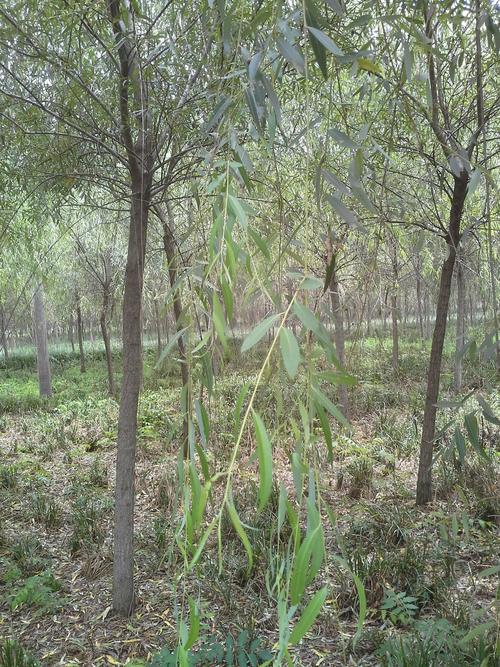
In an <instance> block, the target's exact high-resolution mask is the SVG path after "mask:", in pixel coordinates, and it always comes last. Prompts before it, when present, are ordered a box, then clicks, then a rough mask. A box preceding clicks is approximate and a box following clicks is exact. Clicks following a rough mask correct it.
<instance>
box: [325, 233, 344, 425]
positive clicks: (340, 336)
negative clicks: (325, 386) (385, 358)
mask: <svg viewBox="0 0 500 667" xmlns="http://www.w3.org/2000/svg"><path fill="white" fill-rule="evenodd" d="M332 258H333V245H332V242H331V239H330V238H329V239H328V253H327V262H328V266H330V263H331V262H332ZM335 261H336V260H335V258H333V262H335ZM329 287H330V304H331V307H332V314H333V321H334V324H335V332H334V339H335V351H336V352H337V357H338V360H339V362H340V364H341V366H342V367H344V366H345V361H346V359H345V330H344V317H343V311H342V304H341V302H340V294H339V282H338V274H337V269H336V266H335V264H334V266H333V269H332V270H331V277H330V285H329ZM339 403H340V407H341V409H342V412H343V414H344V416H345V417H346V418H349V395H348V393H347V387H346V386H345V385H344V384H341V385H339Z"/></svg>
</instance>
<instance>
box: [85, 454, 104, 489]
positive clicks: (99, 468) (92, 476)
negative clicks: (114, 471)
mask: <svg viewBox="0 0 500 667" xmlns="http://www.w3.org/2000/svg"><path fill="white" fill-rule="evenodd" d="M89 482H90V483H91V484H92V485H93V486H97V487H100V488H103V489H106V488H107V487H108V469H107V467H106V464H105V463H103V462H101V461H100V460H99V459H97V458H96V459H94V462H93V463H92V465H91V466H90V470H89Z"/></svg>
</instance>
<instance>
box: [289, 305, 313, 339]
mask: <svg viewBox="0 0 500 667" xmlns="http://www.w3.org/2000/svg"><path fill="white" fill-rule="evenodd" d="M293 312H294V313H295V314H296V315H297V317H298V318H299V320H300V321H301V322H302V324H303V325H304V326H305V327H306V329H310V331H312V332H313V333H316V332H317V331H318V330H319V321H318V319H317V318H316V316H315V315H314V313H313V312H312V311H311V310H309V308H308V307H307V306H304V305H303V304H301V303H300V302H299V301H295V303H294V304H293Z"/></svg>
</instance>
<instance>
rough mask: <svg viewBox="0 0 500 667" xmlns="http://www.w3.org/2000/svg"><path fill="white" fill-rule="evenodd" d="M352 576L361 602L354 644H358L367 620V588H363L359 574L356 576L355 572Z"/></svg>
mask: <svg viewBox="0 0 500 667" xmlns="http://www.w3.org/2000/svg"><path fill="white" fill-rule="evenodd" d="M351 574H352V579H353V581H354V585H355V586H356V592H357V594H358V600H359V614H358V625H357V629H356V634H355V636H354V644H356V643H357V641H358V639H359V637H360V636H361V631H362V629H363V624H364V622H365V618H366V611H367V606H366V593H365V587H364V586H363V582H362V581H361V579H360V578H359V577H358V575H357V574H354V572H352V573H351Z"/></svg>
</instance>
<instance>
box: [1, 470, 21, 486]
mask: <svg viewBox="0 0 500 667" xmlns="http://www.w3.org/2000/svg"><path fill="white" fill-rule="evenodd" d="M17 485H18V473H17V468H16V467H15V466H13V465H2V466H0V488H2V489H15V488H16V487H17Z"/></svg>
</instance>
